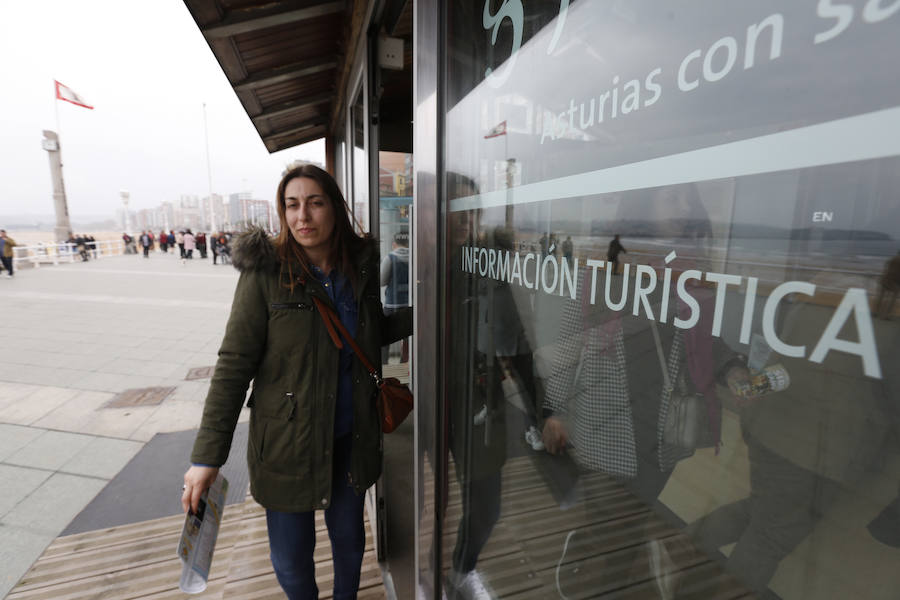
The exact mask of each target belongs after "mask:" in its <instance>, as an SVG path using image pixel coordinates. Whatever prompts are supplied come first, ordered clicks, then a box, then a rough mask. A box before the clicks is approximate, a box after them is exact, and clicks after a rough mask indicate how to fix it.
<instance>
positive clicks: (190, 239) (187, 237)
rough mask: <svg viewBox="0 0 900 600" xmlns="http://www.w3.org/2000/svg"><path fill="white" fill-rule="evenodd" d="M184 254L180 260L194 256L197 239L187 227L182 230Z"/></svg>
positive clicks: (190, 258)
mask: <svg viewBox="0 0 900 600" xmlns="http://www.w3.org/2000/svg"><path fill="white" fill-rule="evenodd" d="M183 239H184V256H183V257H182V260H184V259H187V260H192V259H193V258H194V250H195V249H196V248H197V241H196V239H195V238H194V234H193V233H191V230H190V229H188V230H187V231H185V232H184V238H183Z"/></svg>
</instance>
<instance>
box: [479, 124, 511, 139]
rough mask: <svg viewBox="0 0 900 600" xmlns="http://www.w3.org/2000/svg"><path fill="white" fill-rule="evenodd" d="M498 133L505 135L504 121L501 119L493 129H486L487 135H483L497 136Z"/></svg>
mask: <svg viewBox="0 0 900 600" xmlns="http://www.w3.org/2000/svg"><path fill="white" fill-rule="evenodd" d="M499 135H506V121H501V122H500V123H498V124H497V125H496V126H495V127H494V128H493V129H491V130H490V131H488V133H487V135H486V136H484V139H488V138H492V137H497V136H499Z"/></svg>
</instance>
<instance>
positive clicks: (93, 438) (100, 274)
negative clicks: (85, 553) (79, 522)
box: [0, 253, 237, 597]
mask: <svg viewBox="0 0 900 600" xmlns="http://www.w3.org/2000/svg"><path fill="white" fill-rule="evenodd" d="M236 282H237V272H236V271H234V269H232V268H231V267H226V266H213V265H212V264H211V263H210V262H208V261H200V260H194V261H193V262H189V263H187V264H185V265H182V264H181V262H180V261H179V260H178V259H176V258H175V257H174V256H173V255H172V254H169V255H161V254H159V253H156V254H153V255H151V257H150V258H149V259H144V258H142V257H141V256H120V257H111V258H104V259H101V260H98V261H92V262H88V263H79V264H69V265H60V266H56V267H43V268H41V269H28V270H21V271H19V272H17V273H16V275H15V277H14V278H12V279H5V278H0V574H2V576H0V597H5V596H6V594H7V593H8V592H9V591H10V589H12V587H13V586H14V585H15V583H16V582H17V581H18V580H19V578H20V577H21V576H22V575H23V574H24V573H25V572H26V571H27V570H28V568H29V567H30V566H31V564H32V563H33V562H34V561H35V560H36V559H37V558H38V557H39V556H40V554H41V552H43V550H44V548H46V547H47V545H48V544H49V543H50V542H51V541H52V540H53V539H55V538H56V536H57V535H59V533H60V532H61V531H62V530H63V529H64V528H65V527H66V525H68V523H69V522H70V521H71V520H72V518H73V517H75V516H76V515H77V514H78V513H79V512H80V511H81V509H82V508H84V506H85V505H87V504H88V502H90V501H91V500H92V499H93V498H94V497H95V496H96V495H97V493H98V492H99V491H100V490H101V489H103V487H104V486H105V485H106V483H107V482H108V481H109V480H110V479H112V478H113V477H115V475H116V474H117V473H118V472H119V471H120V470H121V469H122V467H124V466H125V465H126V464H127V463H128V461H129V460H130V459H131V458H132V457H133V456H134V455H135V454H136V453H137V452H138V451H139V450H140V449H141V447H142V446H143V444H144V443H145V442H146V441H148V440H149V439H150V438H152V437H153V436H154V435H155V434H156V433H159V432H167V431H182V430H187V429H193V428H196V427H197V426H198V424H199V421H200V415H201V411H202V407H203V399H204V398H205V395H206V390H207V387H208V385H209V380H198V381H185V380H184V377H185V375H186V374H187V372H188V370H189V369H191V368H192V367H202V366H209V365H213V364H215V359H216V351H217V349H218V344H219V342H220V340H221V335H222V332H223V331H224V325H225V322H226V320H227V317H228V310H229V308H230V301H231V296H232V294H233V292H234V286H235V283H236ZM153 386H163V387H169V386H171V387H175V391H174V393H173V394H171V395H170V396H169V397H168V398H166V399H165V400H164V401H163V402H162V403H161V404H159V405H155V406H136V407H129V408H105V407H104V405H105V404H106V403H107V402H109V401H110V400H112V399H113V398H114V397H115V395H116V394H117V393H119V392H122V391H125V390H128V389H134V388H145V387H153ZM179 483H180V482H174V485H178V484H179Z"/></svg>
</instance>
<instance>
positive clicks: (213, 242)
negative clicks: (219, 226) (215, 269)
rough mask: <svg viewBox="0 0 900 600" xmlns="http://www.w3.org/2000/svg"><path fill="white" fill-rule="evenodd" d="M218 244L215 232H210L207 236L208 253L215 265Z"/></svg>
mask: <svg viewBox="0 0 900 600" xmlns="http://www.w3.org/2000/svg"><path fill="white" fill-rule="evenodd" d="M217 245H218V242H217V240H216V234H215V232H210V234H209V253H210V254H212V259H213V264H216V254H217V253H216V246H217Z"/></svg>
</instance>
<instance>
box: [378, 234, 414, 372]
mask: <svg viewBox="0 0 900 600" xmlns="http://www.w3.org/2000/svg"><path fill="white" fill-rule="evenodd" d="M381 285H383V286H386V288H385V291H384V312H385V314H388V315H390V314H393V313H395V312H397V311H399V310H402V309H404V308H406V307H407V306H408V305H409V234H408V233H407V232H405V231H401V232H399V233H396V234H394V240H393V243H392V244H391V251H390V252H389V253H388V254H387V255H386V256H385V257H384V258H382V259H381ZM388 350H389V349H388V348H383V349H382V352H381V362H382V363H384V364H387V362H388V358H389V356H388ZM408 360H409V343H408V342H407V340H403V343H402V345H401V347H400V362H401V363H405V362H407V361H408Z"/></svg>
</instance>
